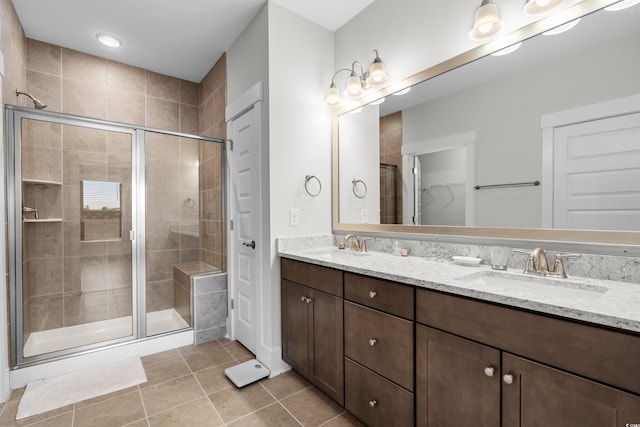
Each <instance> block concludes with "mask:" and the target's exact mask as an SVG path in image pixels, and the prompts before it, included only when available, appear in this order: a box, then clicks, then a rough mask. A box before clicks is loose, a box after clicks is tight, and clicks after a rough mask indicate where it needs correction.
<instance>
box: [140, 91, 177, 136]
mask: <svg viewBox="0 0 640 427" xmlns="http://www.w3.org/2000/svg"><path fill="white" fill-rule="evenodd" d="M179 116H180V106H179V104H178V103H177V102H173V101H167V100H164V99H160V98H153V97H147V126H149V127H152V128H158V129H166V130H173V131H178V130H179V128H180V117H179Z"/></svg>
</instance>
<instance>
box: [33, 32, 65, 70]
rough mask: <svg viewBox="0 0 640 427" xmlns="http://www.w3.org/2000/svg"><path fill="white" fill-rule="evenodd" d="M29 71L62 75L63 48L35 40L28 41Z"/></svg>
mask: <svg viewBox="0 0 640 427" xmlns="http://www.w3.org/2000/svg"><path fill="white" fill-rule="evenodd" d="M26 50H27V69H29V70H32V71H39V72H41V73H47V74H53V75H56V76H61V75H62V48H61V47H60V46H55V45H52V44H49V43H44V42H41V41H38V40H34V39H27V49H26Z"/></svg>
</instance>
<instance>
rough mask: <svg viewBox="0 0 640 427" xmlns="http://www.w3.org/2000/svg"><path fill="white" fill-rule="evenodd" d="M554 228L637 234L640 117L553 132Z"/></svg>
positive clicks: (629, 117) (588, 124) (608, 120)
mask: <svg viewBox="0 0 640 427" xmlns="http://www.w3.org/2000/svg"><path fill="white" fill-rule="evenodd" d="M553 158H554V168H553V176H554V179H553V180H554V184H553V206H554V209H553V227H554V228H567V229H591V230H640V113H635V114H627V115H621V116H615V117H610V118H603V119H598V120H591V121H588V122H584V123H579V124H575V125H571V126H564V127H559V128H556V129H555V135H554V157H553Z"/></svg>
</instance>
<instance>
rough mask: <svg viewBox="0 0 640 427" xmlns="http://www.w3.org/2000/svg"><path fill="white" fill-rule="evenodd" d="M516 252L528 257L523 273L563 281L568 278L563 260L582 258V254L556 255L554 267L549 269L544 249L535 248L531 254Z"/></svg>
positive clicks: (521, 251)
mask: <svg viewBox="0 0 640 427" xmlns="http://www.w3.org/2000/svg"><path fill="white" fill-rule="evenodd" d="M514 252H518V253H522V254H527V255H528V257H527V262H526V263H525V266H524V271H523V273H526V274H536V275H538V276H553V277H561V278H563V279H566V278H567V272H566V268H565V266H564V261H563V260H565V259H567V258H578V257H580V254H569V253H559V254H557V255H556V259H555V262H554V263H553V267H551V268H549V261H548V260H547V253H546V252H545V250H544V249H542V248H535V249H534V250H532V251H531V252H528V251H523V250H521V249H514Z"/></svg>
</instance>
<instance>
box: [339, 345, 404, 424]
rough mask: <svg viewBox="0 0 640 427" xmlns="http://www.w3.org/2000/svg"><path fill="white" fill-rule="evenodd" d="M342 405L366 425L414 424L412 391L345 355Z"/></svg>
mask: <svg viewBox="0 0 640 427" xmlns="http://www.w3.org/2000/svg"><path fill="white" fill-rule="evenodd" d="M344 365H345V366H344V368H345V408H346V409H347V411H349V412H351V413H352V414H353V415H355V416H356V417H358V418H359V419H360V420H362V421H363V422H364V423H365V424H366V425H368V426H384V427H388V426H397V427H399V426H413V393H410V392H408V391H407V390H405V389H403V388H402V387H398V386H397V385H395V384H394V383H392V382H390V381H389V380H386V379H384V378H382V377H381V376H380V375H377V374H376V373H374V372H372V371H370V370H369V369H367V368H365V367H363V366H361V365H359V364H357V363H355V362H353V361H351V360H349V359H347V358H345V361H344Z"/></svg>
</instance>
